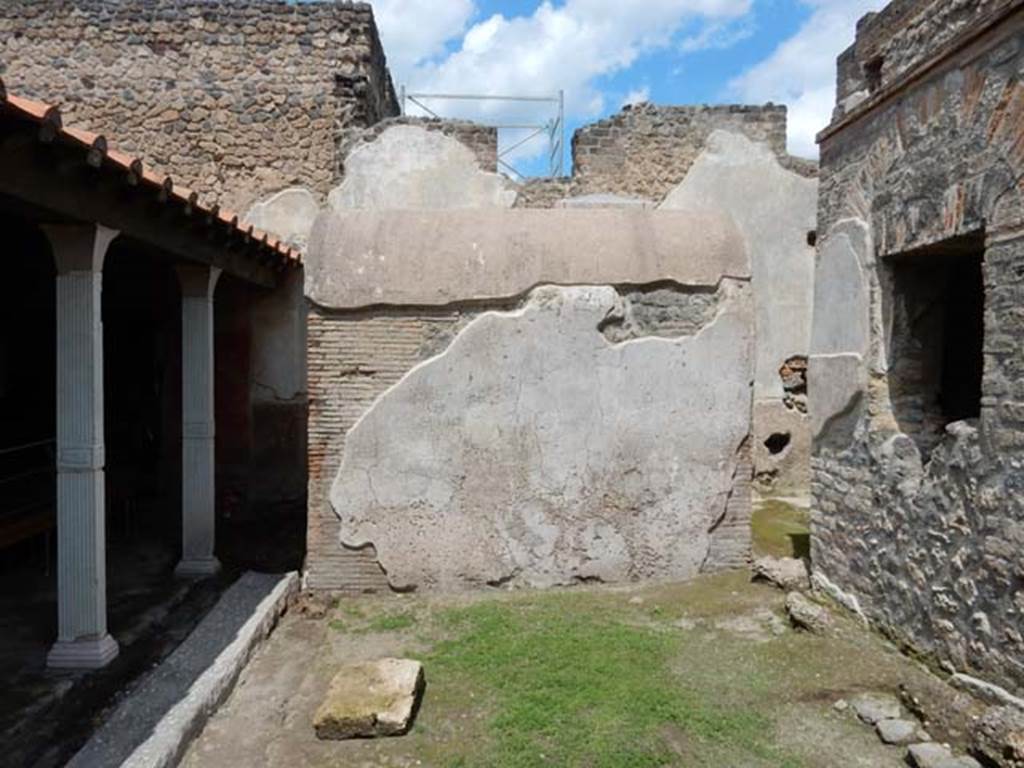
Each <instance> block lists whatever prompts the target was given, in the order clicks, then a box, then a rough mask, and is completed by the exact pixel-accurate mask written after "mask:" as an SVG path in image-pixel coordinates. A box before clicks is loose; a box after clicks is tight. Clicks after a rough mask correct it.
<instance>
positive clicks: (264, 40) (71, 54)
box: [0, 0, 398, 210]
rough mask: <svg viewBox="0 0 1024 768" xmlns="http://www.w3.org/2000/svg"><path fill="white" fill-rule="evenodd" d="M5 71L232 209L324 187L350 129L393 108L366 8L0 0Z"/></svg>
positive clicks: (12, 80)
mask: <svg viewBox="0 0 1024 768" xmlns="http://www.w3.org/2000/svg"><path fill="white" fill-rule="evenodd" d="M0 73H2V74H3V76H4V80H5V82H6V83H7V84H8V85H9V86H10V87H11V88H12V90H15V91H17V92H19V93H22V94H24V95H27V96H31V97H36V98H40V99H43V100H46V101H49V102H53V103H59V104H61V105H62V112H63V114H64V116H65V119H66V120H68V122H74V123H75V124H76V125H79V126H82V127H83V128H86V129H89V130H93V131H96V132H101V133H105V134H107V135H109V136H111V137H113V138H115V139H116V141H117V144H118V146H120V147H122V148H124V149H125V150H127V151H129V152H132V153H134V154H140V155H142V156H143V157H144V158H145V160H146V161H147V163H149V164H151V165H153V166H155V167H156V168H157V169H158V170H160V171H166V172H172V173H173V174H174V176H175V178H179V179H181V180H182V181H183V183H185V184H188V185H193V186H196V187H198V188H202V189H208V190H211V192H213V193H215V194H216V195H217V196H218V197H219V198H220V199H221V201H222V204H223V205H224V206H225V207H231V208H234V209H236V210H245V209H246V208H248V207H249V205H250V204H251V203H252V202H253V201H254V200H257V199H260V198H262V197H265V196H266V195H267V194H268V193H271V192H274V191H276V190H278V189H282V188H284V187H287V186H290V185H293V184H301V185H303V186H307V187H309V188H311V189H313V190H315V191H316V192H318V193H320V194H326V192H327V191H328V190H329V189H330V187H331V186H332V185H333V183H334V182H335V181H336V176H337V162H336V153H337V145H338V143H339V142H341V141H342V140H343V138H344V134H345V131H346V130H347V129H349V128H351V127H353V126H367V125H371V124H373V123H375V122H377V121H378V120H379V119H381V118H382V117H386V116H389V115H394V114H397V112H398V105H397V99H396V98H395V92H394V88H393V85H392V82H391V77H390V75H389V74H388V71H387V66H386V61H385V57H384V51H383V48H382V46H381V43H380V39H379V36H378V33H377V29H376V25H375V23H374V18H373V12H372V10H371V8H370V6H369V5H367V4H364V3H344V2H322V3H296V4H291V3H287V2H285V1H284V0H122V1H121V2H108V1H107V0H5V2H3V3H0Z"/></svg>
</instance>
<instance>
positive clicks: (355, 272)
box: [306, 209, 750, 309]
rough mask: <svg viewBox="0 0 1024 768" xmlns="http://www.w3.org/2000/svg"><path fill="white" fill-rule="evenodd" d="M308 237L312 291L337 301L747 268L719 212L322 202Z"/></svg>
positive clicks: (429, 298)
mask: <svg viewBox="0 0 1024 768" xmlns="http://www.w3.org/2000/svg"><path fill="white" fill-rule="evenodd" d="M310 243H311V247H310V252H309V254H308V257H307V259H306V295H307V296H308V297H309V298H310V299H311V300H313V301H315V302H316V303H317V304H319V305H321V306H324V307H331V308H335V309H352V308H356V307H363V306H367V305H372V304H391V305H403V304H404V305H414V306H427V305H443V304H451V303H453V302H458V301H470V300H480V299H507V298H509V297H515V296H519V295H521V294H525V293H526V292H527V291H529V290H530V289H531V288H532V287H534V286H536V285H539V284H542V283H560V284H572V283H595V284H596V283H610V284H625V283H631V284H643V283H653V282H657V281H659V280H674V281H675V282H678V283H680V284H683V285H714V284H715V283H717V282H718V280H719V279H720V278H721V277H722V276H723V275H724V276H729V277H739V278H746V277H749V275H750V261H749V259H748V258H747V253H746V249H745V245H744V241H743V237H742V235H741V233H740V231H739V230H738V229H737V228H736V225H735V224H734V222H733V221H732V219H731V218H730V217H728V216H726V215H723V214H721V213H715V212H712V211H707V212H700V213H689V212H683V211H649V210H643V209H580V210H574V209H565V210H536V209H516V210H510V211H505V210H456V211H406V210H381V211H325V212H324V213H323V214H321V216H320V217H319V218H318V219H317V222H316V225H315V227H314V228H313V234H312V236H311V239H310Z"/></svg>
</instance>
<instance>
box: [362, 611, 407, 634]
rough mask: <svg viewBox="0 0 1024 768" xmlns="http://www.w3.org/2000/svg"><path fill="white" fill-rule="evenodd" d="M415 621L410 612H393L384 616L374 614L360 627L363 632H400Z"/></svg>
mask: <svg viewBox="0 0 1024 768" xmlns="http://www.w3.org/2000/svg"><path fill="white" fill-rule="evenodd" d="M415 623H416V617H415V616H414V615H413V614H411V613H393V614H385V615H384V616H376V617H374V618H372V619H370V621H369V622H367V624H366V626H365V627H362V631H363V632H400V631H402V630H403V629H408V628H409V627H411V626H413V625H414V624H415Z"/></svg>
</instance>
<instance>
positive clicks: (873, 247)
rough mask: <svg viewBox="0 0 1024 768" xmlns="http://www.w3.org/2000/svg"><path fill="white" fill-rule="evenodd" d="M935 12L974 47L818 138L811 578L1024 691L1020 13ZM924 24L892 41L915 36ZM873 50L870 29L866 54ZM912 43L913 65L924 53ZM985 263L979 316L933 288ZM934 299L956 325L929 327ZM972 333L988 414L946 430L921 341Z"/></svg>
mask: <svg viewBox="0 0 1024 768" xmlns="http://www.w3.org/2000/svg"><path fill="white" fill-rule="evenodd" d="M917 5H922V4H917ZM931 5H932V6H934V7H933V9H932V10H933V11H934V12H935V13H936V14H938V13H940V10H941V11H942V12H949V13H954V14H956V16H957V18H958V19H959V21H958V23H957V24H956V25H955V30H954V31H955V32H956V33H957V34H959V35H961V37H960V39H961V40H962V41H963V42H964V45H963V46H961V47H959V48H955V50H951V49H950V48H947V49H946V50H948V51H949V54H948V55H947V56H946V58H945V59H944V60H943V61H942V62H941V64H939V65H937V66H934V67H932V68H930V69H928V70H927V71H924V72H921V73H920V74H919V75H917V76H913V75H914V73H913V72H907V73H905V74H908V75H910V76H911V77H910V79H909V83H910V85H909V86H908V87H907V88H905V89H903V90H899V91H897V92H895V93H891V94H887V93H885V92H884V90H883V91H880V92H879V95H878V97H877V99H876V101H874V102H872V103H869V104H866V105H863V106H862V107H861V108H860V109H859V110H855V111H854V112H853V113H851V114H847V115H846V116H845V121H844V122H842V123H840V124H839V125H838V126H837V129H832V130H829V131H826V133H825V134H823V140H822V155H821V192H822V194H821V197H820V208H819V227H820V230H819V231H820V238H819V253H818V261H817V267H816V295H815V307H816V308H817V309H816V312H815V321H814V331H813V339H812V356H811V359H810V395H811V413H812V420H813V425H814V427H813V428H814V431H815V437H814V458H813V468H812V472H813V484H812V492H813V505H814V513H813V522H812V557H813V561H814V570H815V578H816V580H817V581H818V583H819V584H821V585H822V586H825V587H826V588H828V589H830V590H831V591H832V592H833V594H835V595H836V596H837V597H838V598H839V599H841V600H843V601H844V602H845V603H846V604H847V605H849V606H851V607H853V608H855V609H857V610H860V611H863V613H864V614H865V615H866V616H867V617H868V618H869V619H870V620H871V621H872V622H873V623H875V624H876V625H877V626H878V627H880V628H881V629H882V630H883V631H885V632H887V633H889V634H890V635H892V636H893V637H894V638H895V639H897V640H898V641H899V642H901V643H904V644H906V645H908V646H910V647H912V648H913V649H915V650H916V651H917V652H919V653H921V654H924V655H926V656H929V657H931V658H932V659H933V660H935V661H937V662H942V663H943V664H945V665H947V666H952V667H955V668H956V669H958V670H959V671H965V672H969V673H973V674H975V675H978V676H981V677H985V678H988V679H989V680H991V681H993V682H996V683H998V684H1001V685H1003V686H1006V687H1008V688H1011V689H1014V690H1016V691H1017V692H1020V691H1022V690H1024V668H1022V666H1021V663H1020V660H1021V659H1022V658H1024V600H1022V594H1024V593H1022V591H1021V579H1022V574H1024V554H1022V553H1024V547H1022V545H1024V493H1022V491H1024V387H1022V384H1021V382H1022V381H1024V322H1022V317H1024V316H1022V314H1021V306H1022V305H1024V187H1022V184H1021V179H1022V178H1024V142H1022V140H1021V131H1020V125H1021V115H1022V114H1024V85H1022V83H1021V78H1020V73H1021V72H1022V71H1024V11H1022V9H1021V8H1020V6H1019V4H1018V5H1017V8H1016V10H1015V11H1013V12H1012V13H1009V14H1008V15H1007V16H1006V17H1005V18H1003V19H1002V21H1001V22H1000V23H999V24H998V25H996V26H995V27H993V28H991V29H990V30H989V31H988V32H985V33H984V34H983V35H982V36H980V37H977V36H974V35H973V34H972V28H971V23H970V22H971V21H972V20H973V21H974V22H975V23H976V24H980V23H982V22H983V21H984V20H985V19H986V18H987V12H988V9H989V8H990V7H991V6H992V4H991V3H986V2H980V1H979V2H956V3H932V4H931ZM910 6H913V7H916V6H914V4H907V3H901V4H897V5H896V6H894V7H895V8H896V9H897V10H898V9H900V8H903V7H910ZM914 18H917V19H918V21H917V22H913V20H911V21H910V22H908V24H909V26H908V27H907V28H906V29H902V30H900V31H898V32H896V33H895V34H889V35H888V36H889V37H890V38H891V39H892V40H898V39H905V40H908V41H909V40H911V39H912V38H911V35H912V34H913V35H915V37H913V39H918V38H917V37H916V35H918V34H920V31H921V29H923V27H922V26H921V25H922V24H925V21H924V19H923V18H922V17H914ZM875 23H876V22H870V23H869V24H867V25H865V24H862V25H861V27H860V31H861V33H864V32H865V30H869V31H870V30H871V29H872V28H873V25H874V24H875ZM915 30H916V31H915ZM954 42H955V41H954ZM935 43H936V44H942V45H945V46H953V42H950V41H949V39H948V38H943V39H938V38H937V39H936V40H935ZM904 44H905V45H910V43H909V42H908V43H904ZM864 45H866V43H865V42H864V41H862V40H860V35H859V39H858V43H857V45H856V46H855V47H854V51H856V50H857V49H859V48H860V47H863V46H864ZM892 45H895V43H893V44H892ZM916 45H918V46H920V47H921V49H920V50H918V51H917V52H916V53H914V52H909V53H908V52H904V55H906V56H908V57H910V58H916V60H926V59H927V56H926V51H925V50H924V45H923V43H918V44H916ZM890 47H891V46H890ZM847 58H848V56H847ZM840 64H841V67H842V66H843V61H842V60H841V62H840ZM979 256H982V257H983V280H984V282H983V292H984V299H983V301H984V309H983V311H982V310H981V308H980V307H979V308H977V309H974V308H972V307H971V301H970V296H971V293H970V291H969V290H968V288H969V285H968V284H967V282H966V281H964V280H962V279H958V280H950V279H948V278H944V279H939V278H940V276H941V275H942V272H943V271H944V270H949V269H950V268H951V265H952V267H953V268H956V269H962V267H963V266H964V265H967V264H969V263H970V262H969V259H971V258H977V257H979ZM910 267H912V268H913V269H914V270H916V272H915V273H914V274H913V275H912V276H911V277H912V279H909V280H908V279H907V273H906V272H905V270H906V269H908V268H910ZM980 279H981V278H979V281H980ZM929 281H932V282H936V281H937V284H934V285H930V284H929ZM942 292H945V294H946V295H947V297H948V298H947V299H946V304H947V305H952V306H953V307H954V312H953V313H952V314H948V313H947V314H945V315H944V316H937V317H936V316H935V315H934V313H933V312H932V310H931V307H934V306H935V296H936V294H938V293H942ZM956 311H960V312H961V314H960V315H957V314H956ZM968 312H969V313H970V314H965V313H968ZM973 323H977V324H978V325H979V326H981V327H983V334H984V335H983V341H982V344H983V346H982V351H981V352H980V353H979V358H978V362H979V363H980V364H983V373H980V374H979V378H980V385H981V397H980V400H979V401H978V402H977V404H976V408H977V411H978V413H977V415H976V417H972V416H970V415H968V416H967V417H965V418H957V419H956V420H952V421H951V420H950V419H951V418H953V417H952V416H951V415H950V414H949V413H948V409H949V405H950V401H951V398H950V397H949V396H948V395H947V394H946V392H947V387H948V383H947V382H946V381H945V380H941V381H936V379H935V370H936V365H935V364H934V360H935V359H936V358H934V356H933V357H932V360H933V362H929V361H928V360H929V355H933V353H932V352H930V351H929V350H930V347H929V346H928V345H933V344H934V343H935V342H936V340H938V339H941V341H942V343H943V344H945V345H946V346H945V347H944V350H945V351H944V352H943V354H944V355H947V356H949V355H952V354H954V353H955V354H957V355H959V354H960V350H961V347H960V346H959V344H960V342H956V343H955V344H954V345H953V346H950V345H949V344H948V343H947V339H948V338H950V336H949V334H962V333H963V331H964V330H965V328H967V327H969V326H970V325H971V324H973ZM954 338H955V337H954ZM968 372H969V369H968ZM953 373H956V371H954V372H953ZM937 392H941V393H942V396H941V397H940V398H939V401H938V402H936V393H937ZM941 413H946V414H947V416H946V418H945V419H944V420H943V421H939V422H936V415H937V414H941Z"/></svg>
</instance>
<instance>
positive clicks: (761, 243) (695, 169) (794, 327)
mask: <svg viewBox="0 0 1024 768" xmlns="http://www.w3.org/2000/svg"><path fill="white" fill-rule="evenodd" d="M817 206H818V182H817V180H816V179H810V178H807V177H805V176H801V175H800V174H798V173H795V172H793V171H790V170H787V169H786V168H784V167H782V165H781V164H780V163H779V161H778V158H777V157H776V156H775V154H774V153H773V152H772V151H771V149H769V148H768V147H767V146H766V145H764V144H757V143H754V142H752V141H750V139H748V138H747V137H746V136H743V135H741V134H737V133H730V132H728V131H715V132H713V133H712V134H711V136H710V137H709V138H708V143H707V146H706V147H705V149H704V151H703V152H702V153H701V154H700V156H699V157H698V158H697V160H696V161H695V162H694V164H693V166H692V167H691V168H690V171H689V173H688V174H687V175H686V178H685V179H684V180H683V182H682V183H681V184H680V185H679V186H678V187H676V188H675V189H674V190H673V191H672V192H670V193H669V194H668V196H667V197H666V198H665V201H664V202H663V203H662V204H661V206H660V208H661V210H677V211H678V210H682V211H716V212H720V213H726V214H728V215H730V216H731V217H732V218H733V220H734V221H735V222H736V224H737V226H738V227H739V230H740V232H741V233H742V234H743V238H744V240H745V241H746V245H747V251H748V253H749V254H750V259H751V267H752V269H753V281H754V289H755V303H756V305H757V366H756V379H755V385H754V386H755V396H756V397H757V398H758V399H781V398H782V396H783V394H784V393H783V389H782V380H781V378H780V377H779V367H780V366H781V365H782V364H783V363H784V362H785V361H786V359H787V358H789V357H791V356H793V355H806V354H807V353H808V350H809V349H810V346H811V307H812V305H813V302H814V255H815V251H814V247H813V246H811V245H809V244H808V242H807V233H808V232H810V231H812V230H814V228H815V226H816V221H817Z"/></svg>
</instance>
